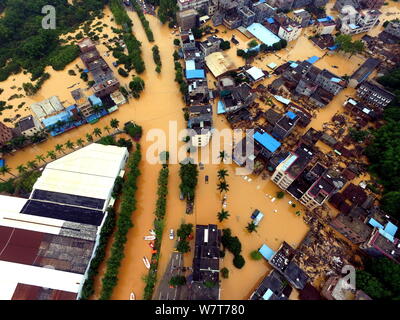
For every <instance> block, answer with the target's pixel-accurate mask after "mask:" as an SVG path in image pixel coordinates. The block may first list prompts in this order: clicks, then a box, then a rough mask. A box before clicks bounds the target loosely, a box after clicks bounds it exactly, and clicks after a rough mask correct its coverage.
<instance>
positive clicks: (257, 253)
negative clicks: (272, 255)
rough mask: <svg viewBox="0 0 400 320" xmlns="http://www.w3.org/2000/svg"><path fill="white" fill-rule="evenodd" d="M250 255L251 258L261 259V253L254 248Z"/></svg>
mask: <svg viewBox="0 0 400 320" xmlns="http://www.w3.org/2000/svg"><path fill="white" fill-rule="evenodd" d="M250 257H251V258H252V259H253V260H261V259H262V258H263V255H262V254H261V253H260V251H258V250H254V251H252V252H250Z"/></svg>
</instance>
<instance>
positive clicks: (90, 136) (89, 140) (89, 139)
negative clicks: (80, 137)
mask: <svg viewBox="0 0 400 320" xmlns="http://www.w3.org/2000/svg"><path fill="white" fill-rule="evenodd" d="M86 140H87V142H92V141H93V136H92V135H91V134H89V133H86Z"/></svg>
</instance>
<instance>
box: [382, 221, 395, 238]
mask: <svg viewBox="0 0 400 320" xmlns="http://www.w3.org/2000/svg"><path fill="white" fill-rule="evenodd" d="M397 229H398V227H397V226H395V225H394V224H393V223H391V222H388V224H387V225H386V227H385V231H386V233H388V234H390V235H391V236H393V237H394V235H395V234H396V232H397Z"/></svg>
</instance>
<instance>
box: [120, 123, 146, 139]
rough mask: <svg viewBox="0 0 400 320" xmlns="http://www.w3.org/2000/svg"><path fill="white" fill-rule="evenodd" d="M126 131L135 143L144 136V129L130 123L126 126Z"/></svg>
mask: <svg viewBox="0 0 400 320" xmlns="http://www.w3.org/2000/svg"><path fill="white" fill-rule="evenodd" d="M124 131H125V132H126V133H127V134H128V135H129V136H131V137H132V138H133V139H134V140H135V141H138V140H139V139H140V138H141V137H142V134H143V129H142V127H141V126H139V125H138V124H136V123H132V122H128V123H126V124H125V126H124Z"/></svg>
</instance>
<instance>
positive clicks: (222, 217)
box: [218, 209, 230, 222]
mask: <svg viewBox="0 0 400 320" xmlns="http://www.w3.org/2000/svg"><path fill="white" fill-rule="evenodd" d="M229 217H230V214H229V212H228V211H225V210H224V209H222V210H221V211H220V212H218V221H219V222H222V221H224V220H226V219H228V218H229Z"/></svg>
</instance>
